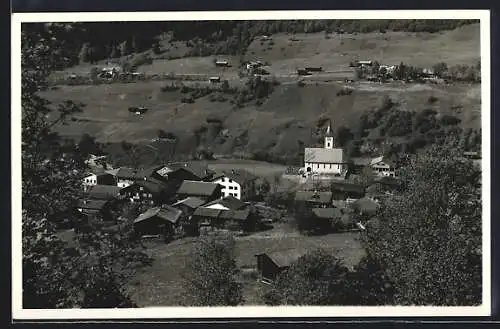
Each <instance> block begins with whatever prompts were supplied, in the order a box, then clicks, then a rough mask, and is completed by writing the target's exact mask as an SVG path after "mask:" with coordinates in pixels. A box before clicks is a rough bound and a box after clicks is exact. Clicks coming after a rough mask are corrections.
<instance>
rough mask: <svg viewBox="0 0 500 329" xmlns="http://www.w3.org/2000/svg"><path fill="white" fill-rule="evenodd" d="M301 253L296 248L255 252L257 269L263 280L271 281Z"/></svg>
mask: <svg viewBox="0 0 500 329" xmlns="http://www.w3.org/2000/svg"><path fill="white" fill-rule="evenodd" d="M301 256H302V253H301V252H299V251H298V250H296V249H291V250H285V251H278V252H272V253H262V254H257V255H255V257H256V258H257V271H258V272H259V276H260V279H261V280H262V281H263V282H266V283H271V282H273V281H274V280H276V278H277V276H278V275H279V274H280V273H281V272H283V271H284V270H286V269H287V268H288V267H290V265H292V264H293V263H295V262H296V261H297V260H298V259H299V258H300V257H301Z"/></svg>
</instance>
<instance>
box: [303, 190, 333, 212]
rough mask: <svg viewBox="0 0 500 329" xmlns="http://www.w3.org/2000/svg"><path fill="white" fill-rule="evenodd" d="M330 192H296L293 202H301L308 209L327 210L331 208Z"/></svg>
mask: <svg viewBox="0 0 500 329" xmlns="http://www.w3.org/2000/svg"><path fill="white" fill-rule="evenodd" d="M332 198H333V193H332V192H317V191H297V192H296V193H295V202H303V203H305V204H306V206H307V207H308V208H327V207H331V206H332Z"/></svg>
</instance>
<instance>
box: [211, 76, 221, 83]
mask: <svg viewBox="0 0 500 329" xmlns="http://www.w3.org/2000/svg"><path fill="white" fill-rule="evenodd" d="M208 81H209V82H211V83H219V82H220V77H210V78H209V79H208Z"/></svg>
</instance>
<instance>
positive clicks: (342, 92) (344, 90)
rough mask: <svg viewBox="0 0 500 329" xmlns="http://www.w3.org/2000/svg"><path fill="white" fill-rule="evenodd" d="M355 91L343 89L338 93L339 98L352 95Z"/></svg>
mask: <svg viewBox="0 0 500 329" xmlns="http://www.w3.org/2000/svg"><path fill="white" fill-rule="evenodd" d="M352 92H353V90H352V89H351V88H345V87H344V88H342V89H340V90H339V91H337V96H345V95H350V94H352Z"/></svg>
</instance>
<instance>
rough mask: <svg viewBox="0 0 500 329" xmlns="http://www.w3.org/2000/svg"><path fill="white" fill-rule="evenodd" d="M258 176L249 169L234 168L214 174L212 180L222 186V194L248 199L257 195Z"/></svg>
mask: <svg viewBox="0 0 500 329" xmlns="http://www.w3.org/2000/svg"><path fill="white" fill-rule="evenodd" d="M256 180H257V176H255V175H253V174H251V173H250V172H249V171H246V170H241V169H233V170H230V171H224V172H220V173H217V174H215V175H214V176H213V178H212V180H211V181H212V182H213V183H216V184H220V185H221V186H222V194H223V195H224V196H225V197H227V196H233V197H235V198H237V199H240V200H248V199H250V198H252V197H254V196H255V194H256V188H255V181H256Z"/></svg>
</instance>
